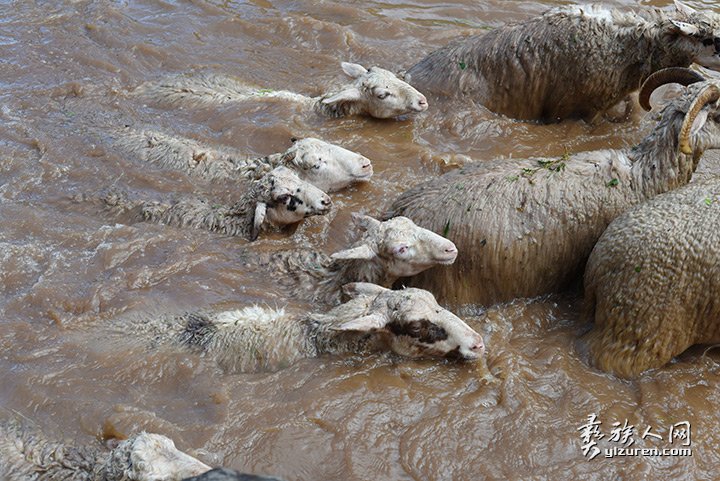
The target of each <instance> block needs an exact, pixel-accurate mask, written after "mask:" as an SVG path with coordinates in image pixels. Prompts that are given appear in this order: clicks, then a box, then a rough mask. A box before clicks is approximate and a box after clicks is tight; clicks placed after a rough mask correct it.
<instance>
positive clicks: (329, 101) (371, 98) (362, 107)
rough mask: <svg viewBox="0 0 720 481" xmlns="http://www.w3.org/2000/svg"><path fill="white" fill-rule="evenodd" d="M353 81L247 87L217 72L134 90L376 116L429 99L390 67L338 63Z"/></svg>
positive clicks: (155, 96)
mask: <svg viewBox="0 0 720 481" xmlns="http://www.w3.org/2000/svg"><path fill="white" fill-rule="evenodd" d="M342 69H343V71H344V72H345V73H346V74H347V75H348V76H349V77H351V78H352V79H353V82H352V83H351V84H349V85H346V86H344V87H343V88H341V89H340V90H338V91H336V92H331V93H328V94H325V95H321V96H319V97H307V96H305V95H301V94H297V93H294V92H289V91H287V90H269V89H257V88H253V87H250V86H248V85H246V84H244V83H243V82H241V81H239V80H238V79H235V78H232V77H229V76H225V75H218V74H201V75H196V76H187V75H182V76H176V77H172V78H170V79H167V80H164V81H160V82H150V83H146V84H143V85H141V86H139V87H138V88H137V89H136V93H137V94H139V95H142V96H144V97H146V98H150V99H152V100H153V101H155V102H159V103H161V104H164V105H169V106H173V107H212V106H216V105H221V104H225V103H227V102H242V101H247V100H250V99H255V100H258V99H260V100H262V99H280V100H286V101H291V102H298V103H301V104H303V105H306V106H307V107H308V108H310V109H313V110H315V112H317V113H319V114H320V115H324V116H328V117H346V116H351V115H368V116H370V117H375V118H379V119H386V118H391V117H398V116H400V115H405V114H410V113H417V112H423V111H424V110H427V107H428V104H427V99H426V98H425V96H424V95H423V94H421V93H420V92H418V91H417V90H415V88H413V87H412V86H411V85H409V84H408V83H406V82H404V81H402V80H400V79H399V78H398V77H397V76H396V75H395V74H394V73H392V72H389V71H387V70H385V69H382V68H379V67H371V68H369V69H366V68H365V67H363V66H362V65H358V64H355V63H348V62H343V63H342Z"/></svg>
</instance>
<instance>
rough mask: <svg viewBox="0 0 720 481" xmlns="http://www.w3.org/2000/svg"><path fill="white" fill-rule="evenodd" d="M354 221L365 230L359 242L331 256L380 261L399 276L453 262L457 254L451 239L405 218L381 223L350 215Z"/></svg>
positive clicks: (410, 274)
mask: <svg viewBox="0 0 720 481" xmlns="http://www.w3.org/2000/svg"><path fill="white" fill-rule="evenodd" d="M353 221H354V222H355V225H356V226H357V227H358V228H360V229H361V230H364V231H365V234H364V235H363V237H362V239H361V240H360V242H359V245H356V246H355V247H352V248H350V249H346V250H343V251H340V252H336V253H335V254H333V255H332V256H331V258H332V259H335V260H344V259H364V260H372V259H374V260H377V261H379V262H380V263H382V265H383V268H384V270H385V272H386V273H387V274H388V275H389V276H392V277H394V278H398V277H409V276H414V275H416V274H419V273H421V272H422V271H424V270H426V269H429V268H430V267H433V266H435V265H438V264H443V265H448V264H452V263H453V262H455V258H456V257H457V254H458V251H457V247H455V244H453V243H452V242H451V241H449V240H448V239H445V238H444V237H442V236H440V235H438V234H436V233H434V232H432V231H429V230H427V229H424V228H422V227H419V226H418V225H416V224H415V223H414V222H413V221H411V220H410V219H408V218H407V217H394V218H392V219H389V220H386V221H384V222H380V221H379V220H376V219H373V218H372V217H369V216H366V215H359V214H353Z"/></svg>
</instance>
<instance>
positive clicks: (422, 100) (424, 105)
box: [418, 95, 428, 111]
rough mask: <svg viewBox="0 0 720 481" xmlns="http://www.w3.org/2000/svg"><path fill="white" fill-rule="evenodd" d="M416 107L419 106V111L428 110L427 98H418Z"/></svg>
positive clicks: (422, 96)
mask: <svg viewBox="0 0 720 481" xmlns="http://www.w3.org/2000/svg"><path fill="white" fill-rule="evenodd" d="M418 105H419V106H420V110H421V111H422V110H427V108H428V101H427V98H425V96H424V95H420V98H419V99H418Z"/></svg>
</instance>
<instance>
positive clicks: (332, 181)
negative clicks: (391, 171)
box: [282, 137, 373, 192]
mask: <svg viewBox="0 0 720 481" xmlns="http://www.w3.org/2000/svg"><path fill="white" fill-rule="evenodd" d="M282 162H283V163H284V164H285V165H292V166H293V167H295V168H296V170H297V172H298V175H299V176H300V178H302V179H303V180H305V181H307V182H310V183H311V184H312V185H314V186H315V187H317V188H318V189H321V190H324V191H325V192H335V191H338V190H341V189H344V188H345V187H347V186H348V185H350V184H352V183H354V182H363V181H367V180H370V177H372V175H373V167H372V163H371V162H370V160H369V159H367V158H366V157H364V156H362V155H360V154H356V153H355V152H352V151H350V150H347V149H344V148H342V147H340V146H337V145H333V144H329V143H327V142H324V141H322V140H319V139H314V138H312V137H308V138H305V139H300V140H293V146H292V147H290V148H289V149H288V150H287V151H286V152H285V153H284V154H283V158H282Z"/></svg>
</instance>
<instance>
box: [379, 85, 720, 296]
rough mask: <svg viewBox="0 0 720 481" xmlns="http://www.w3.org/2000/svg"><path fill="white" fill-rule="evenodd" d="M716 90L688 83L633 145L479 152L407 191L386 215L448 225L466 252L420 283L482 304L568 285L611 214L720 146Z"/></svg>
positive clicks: (682, 177)
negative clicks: (560, 153) (519, 154)
mask: <svg viewBox="0 0 720 481" xmlns="http://www.w3.org/2000/svg"><path fill="white" fill-rule="evenodd" d="M717 93H718V86H717V85H715V84H713V83H712V82H702V83H697V84H695V85H691V86H690V87H688V89H687V91H686V92H685V93H684V94H683V95H682V96H681V97H680V98H678V99H675V100H674V101H673V102H671V103H670V104H669V105H668V106H666V108H665V109H664V110H663V114H662V120H661V121H660V122H659V123H658V125H657V126H656V127H655V129H654V130H653V132H652V133H650V134H649V135H648V136H647V137H646V138H645V139H644V140H643V141H642V142H641V143H640V144H639V145H637V146H636V147H633V148H631V149H626V150H604V151H594V152H584V153H580V154H575V155H570V156H565V157H562V158H556V159H527V160H516V159H509V160H498V161H493V162H482V163H477V164H473V165H470V166H467V167H463V168H461V169H459V170H457V171H454V172H450V173H448V174H445V175H443V176H441V177H439V178H436V179H433V180H431V181H429V182H426V183H424V184H421V185H419V186H417V187H415V188H413V189H411V190H409V191H407V192H405V193H404V194H402V195H401V196H400V197H399V198H398V199H397V200H396V201H395V202H394V203H393V204H392V206H391V208H390V209H389V212H388V214H387V216H388V217H394V216H397V215H404V216H407V217H409V218H410V219H412V220H413V221H414V222H415V223H417V224H418V225H420V226H422V227H425V228H427V229H430V230H432V231H435V232H443V233H445V234H446V235H448V237H450V238H452V239H453V241H454V242H455V244H456V245H457V247H458V251H459V253H460V254H459V255H460V256H461V258H462V262H460V263H456V264H455V265H453V266H451V267H449V268H447V269H443V270H442V271H439V272H433V273H432V274H431V275H426V274H420V275H419V276H417V277H416V278H415V280H414V281H413V284H414V285H418V286H421V287H423V288H426V289H430V290H432V291H433V292H434V293H435V294H436V295H437V296H438V298H439V299H442V300H444V301H451V302H480V303H483V304H490V303H494V302H501V301H505V300H509V299H512V298H515V297H531V296H536V295H540V294H545V293H549V292H556V291H558V290H560V289H563V288H565V287H567V285H568V284H569V283H571V282H573V281H575V280H576V279H578V278H579V277H580V275H581V273H582V269H583V266H584V263H585V260H586V259H587V257H588V256H589V255H590V251H591V250H592V247H593V245H594V244H595V242H596V241H597V239H598V238H599V237H600V235H601V234H602V232H603V231H604V230H605V227H607V225H608V224H609V223H610V221H611V220H612V219H613V218H615V217H616V216H617V215H619V214H621V213H622V212H623V211H624V210H626V209H627V208H628V207H630V206H632V205H634V204H636V203H638V202H640V201H642V200H644V199H647V198H650V197H652V196H654V195H656V194H658V193H661V192H664V191H667V190H672V189H675V188H677V187H679V186H682V185H684V184H686V183H687V182H688V181H689V180H690V178H691V176H692V174H693V172H694V170H695V168H696V167H697V163H698V161H699V159H700V156H701V155H702V153H703V151H704V150H705V149H708V148H716V147H718V146H720V126H719V125H718V121H717V119H716V118H715V117H716V115H717V112H718V107H717V106H716V104H715V101H716V100H717ZM689 110H691V111H692V113H691V114H687V116H686V112H688V111H689ZM694 121H696V123H695V127H696V128H694V129H693V134H692V136H691V135H690V132H689V131H690V125H693V122H694ZM678 137H680V139H678ZM691 137H692V142H690V143H692V144H693V146H692V147H689V145H688V144H689V140H688V139H690V138H691ZM679 150H683V151H689V153H682V152H679Z"/></svg>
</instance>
